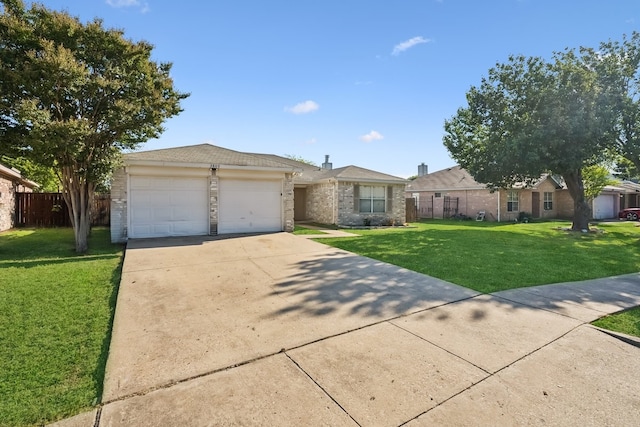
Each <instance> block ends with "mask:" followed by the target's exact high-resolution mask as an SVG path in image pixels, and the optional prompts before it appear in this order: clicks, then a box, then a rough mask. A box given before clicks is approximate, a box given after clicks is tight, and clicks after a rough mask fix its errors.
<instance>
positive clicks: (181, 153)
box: [124, 144, 294, 170]
mask: <svg viewBox="0 0 640 427" xmlns="http://www.w3.org/2000/svg"><path fill="white" fill-rule="evenodd" d="M124 158H125V161H127V160H138V161H152V162H184V163H209V164H211V165H227V166H248V167H266V168H279V169H289V170H293V169H294V167H293V166H291V165H290V164H287V163H284V162H282V161H276V160H275V159H272V158H269V157H268V156H262V155H259V154H251V153H243V152H240V151H235V150H229V149H227V148H222V147H218V146H215V145H211V144H199V145H189V146H186V147H174V148H163V149H160V150H150V151H139V152H134V153H126V154H125V155H124Z"/></svg>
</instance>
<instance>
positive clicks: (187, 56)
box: [41, 0, 640, 177]
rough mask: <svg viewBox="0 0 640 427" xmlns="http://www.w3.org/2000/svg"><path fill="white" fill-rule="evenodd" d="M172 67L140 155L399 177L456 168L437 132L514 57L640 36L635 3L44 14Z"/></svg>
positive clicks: (115, 5) (290, 4)
mask: <svg viewBox="0 0 640 427" xmlns="http://www.w3.org/2000/svg"><path fill="white" fill-rule="evenodd" d="M41 3H43V4H44V5H45V6H47V7H48V8H51V9H56V10H61V9H63V10H66V11H68V12H69V13H71V14H72V15H74V16H78V17H79V18H80V19H81V20H82V21H88V20H91V19H93V18H94V17H99V18H102V19H103V21H104V23H105V26H106V27H115V28H120V29H122V30H124V31H125V34H126V36H127V37H128V38H130V39H132V40H135V41H138V40H146V41H148V42H150V43H152V44H153V45H154V46H155V49H154V59H155V60H156V61H161V62H172V63H173V71H172V76H173V78H174V83H175V86H176V88H178V89H179V90H181V91H183V92H190V93H191V96H190V97H189V98H188V99H187V100H185V101H184V102H183V107H184V112H182V113H181V114H180V115H179V116H176V117H174V118H172V119H169V120H168V121H167V122H166V131H165V133H164V134H163V135H162V136H161V137H160V138H159V139H157V140H151V141H149V142H147V143H146V144H145V145H144V146H143V149H158V148H167V147H175V146H182V145H192V144H200V143H205V142H208V143H212V144H216V145H219V146H222V147H225V148H230V149H234V150H239V151H248V152H260V153H272V154H278V155H287V154H288V155H296V156H300V157H302V158H305V159H308V160H311V161H314V162H316V163H317V164H320V163H322V162H323V160H324V155H325V154H329V155H330V156H331V161H332V163H333V165H334V167H340V166H347V165H350V164H354V165H358V166H361V167H365V168H369V169H374V170H378V171H380V172H385V173H389V174H392V175H396V176H401V177H408V176H410V175H414V174H416V173H417V165H418V164H420V163H422V162H424V163H426V164H427V165H429V171H430V172H433V171H436V170H440V169H443V168H446V167H449V166H452V165H454V164H455V161H454V160H452V159H451V158H450V157H449V154H448V152H447V150H446V149H445V148H444V146H443V145H442V136H443V133H444V131H443V125H444V121H445V120H446V119H448V118H450V117H451V116H453V115H454V114H455V112H456V110H457V109H458V108H459V107H461V106H464V105H465V93H466V92H467V91H468V90H469V88H470V87H471V86H472V85H477V84H478V83H479V82H480V79H481V78H482V77H483V76H486V74H487V71H488V69H489V68H490V67H492V66H493V65H495V64H496V63H497V62H504V61H506V60H507V58H508V56H509V55H510V54H523V55H527V56H534V55H535V56H543V57H549V56H550V55H551V53H552V52H553V51H559V50H563V49H564V48H566V47H578V46H581V45H582V46H592V47H596V46H597V45H598V43H599V42H601V41H606V40H609V39H613V40H620V39H621V38H622V35H623V34H630V33H631V32H632V31H634V30H635V31H639V30H640V1H638V0H484V1H481V0H394V1H391V0H288V1H284V0H225V1H219V0H211V1H206V0H197V1H195V0H182V1H180V2H177V1H169V0H66V1H65V0H44V1H41Z"/></svg>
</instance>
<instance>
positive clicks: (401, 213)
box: [338, 182, 407, 226]
mask: <svg viewBox="0 0 640 427" xmlns="http://www.w3.org/2000/svg"><path fill="white" fill-rule="evenodd" d="M356 185H369V184H360V183H358V182H341V183H340V184H339V185H338V224H339V225H344V226H362V225H365V223H367V224H370V225H401V224H404V223H405V222H406V220H407V216H406V203H405V200H404V199H405V191H404V184H400V185H391V186H386V188H387V199H388V198H389V192H388V191H389V190H388V189H389V188H390V189H391V200H390V203H391V210H390V211H387V212H385V213H375V214H364V213H360V212H358V209H359V204H358V201H357V200H355V199H354V195H355V191H354V190H355V186H356ZM387 206H389V204H387Z"/></svg>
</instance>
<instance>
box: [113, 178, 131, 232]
mask: <svg viewBox="0 0 640 427" xmlns="http://www.w3.org/2000/svg"><path fill="white" fill-rule="evenodd" d="M126 240H127V174H126V173H125V170H124V168H122V167H121V168H118V169H116V170H115V171H114V172H113V175H112V177H111V241H112V242H114V243H122V242H126Z"/></svg>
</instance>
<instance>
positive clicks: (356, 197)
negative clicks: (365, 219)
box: [353, 184, 360, 213]
mask: <svg viewBox="0 0 640 427" xmlns="http://www.w3.org/2000/svg"><path fill="white" fill-rule="evenodd" d="M353 212H355V213H358V212H360V186H359V185H358V184H353Z"/></svg>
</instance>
